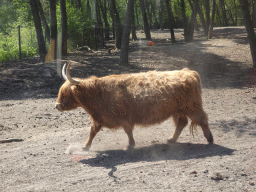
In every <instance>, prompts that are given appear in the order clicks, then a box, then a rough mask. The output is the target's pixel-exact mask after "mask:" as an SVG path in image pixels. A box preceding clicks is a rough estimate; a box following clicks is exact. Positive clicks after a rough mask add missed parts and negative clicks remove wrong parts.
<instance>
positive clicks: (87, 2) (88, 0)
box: [86, 0, 92, 19]
mask: <svg viewBox="0 0 256 192" xmlns="http://www.w3.org/2000/svg"><path fill="white" fill-rule="evenodd" d="M86 7H87V16H88V17H89V19H91V18H92V15H91V14H92V13H91V6H90V0H87V1H86Z"/></svg>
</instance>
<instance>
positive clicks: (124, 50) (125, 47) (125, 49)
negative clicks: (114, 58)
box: [120, 0, 134, 65]
mask: <svg viewBox="0 0 256 192" xmlns="http://www.w3.org/2000/svg"><path fill="white" fill-rule="evenodd" d="M133 4H134V0H128V3H127V11H126V15H125V21H124V31H123V37H122V44H121V55H120V63H121V64H124V65H128V54H129V37H130V31H131V23H132V15H133Z"/></svg>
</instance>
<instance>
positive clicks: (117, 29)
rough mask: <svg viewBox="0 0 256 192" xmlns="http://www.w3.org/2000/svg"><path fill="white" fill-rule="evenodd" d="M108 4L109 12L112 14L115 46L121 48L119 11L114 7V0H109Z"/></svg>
mask: <svg viewBox="0 0 256 192" xmlns="http://www.w3.org/2000/svg"><path fill="white" fill-rule="evenodd" d="M109 5H110V13H111V14H112V18H113V22H114V27H115V39H116V48H117V49H121V42H122V26H121V22H120V17H119V13H118V11H117V9H116V2H115V0H109Z"/></svg>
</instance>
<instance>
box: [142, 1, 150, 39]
mask: <svg viewBox="0 0 256 192" xmlns="http://www.w3.org/2000/svg"><path fill="white" fill-rule="evenodd" d="M140 8H141V14H142V18H143V22H144V32H145V35H146V39H147V40H151V34H150V27H149V25H148V17H147V12H146V10H145V4H144V0H140Z"/></svg>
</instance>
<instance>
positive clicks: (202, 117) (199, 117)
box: [190, 110, 213, 144]
mask: <svg viewBox="0 0 256 192" xmlns="http://www.w3.org/2000/svg"><path fill="white" fill-rule="evenodd" d="M190 118H191V120H192V122H191V129H192V131H193V127H194V126H195V125H200V126H201V128H202V130H203V133H204V136H205V138H206V139H207V141H208V142H209V144H212V143H213V136H212V133H211V131H210V129H209V125H208V118H207V115H206V113H205V112H204V111H203V110H201V111H199V112H197V113H195V114H193V115H191V116H190Z"/></svg>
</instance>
